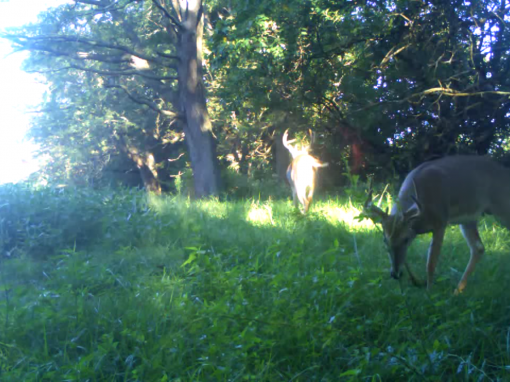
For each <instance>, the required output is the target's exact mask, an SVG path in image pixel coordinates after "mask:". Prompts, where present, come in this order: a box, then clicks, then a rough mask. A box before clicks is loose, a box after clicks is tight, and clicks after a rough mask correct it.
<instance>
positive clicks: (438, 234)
mask: <svg viewBox="0 0 510 382" xmlns="http://www.w3.org/2000/svg"><path fill="white" fill-rule="evenodd" d="M445 231H446V227H441V228H439V229H435V230H434V231H433V232H432V241H431V242H430V247H429V253H428V257H427V289H428V290H430V289H431V288H432V283H433V281H434V271H435V270H436V265H437V259H438V258H439V254H440V253H441V246H442V245H443V239H444V233H445Z"/></svg>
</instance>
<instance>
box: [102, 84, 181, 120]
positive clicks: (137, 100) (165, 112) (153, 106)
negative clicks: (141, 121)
mask: <svg viewBox="0 0 510 382" xmlns="http://www.w3.org/2000/svg"><path fill="white" fill-rule="evenodd" d="M105 88H114V89H120V90H122V91H124V92H125V93H126V95H127V96H128V97H129V98H130V99H131V100H132V101H133V102H135V103H137V104H140V105H145V106H147V107H148V108H149V109H151V110H154V111H155V112H156V113H158V114H162V115H164V116H167V117H174V118H175V117H177V116H178V113H175V112H173V111H170V110H162V109H160V108H159V107H158V106H157V105H156V104H155V103H154V102H151V101H149V100H146V99H141V98H138V97H136V96H135V95H133V94H132V93H131V92H130V91H129V90H128V89H126V88H125V87H124V86H121V85H107V86H105Z"/></svg>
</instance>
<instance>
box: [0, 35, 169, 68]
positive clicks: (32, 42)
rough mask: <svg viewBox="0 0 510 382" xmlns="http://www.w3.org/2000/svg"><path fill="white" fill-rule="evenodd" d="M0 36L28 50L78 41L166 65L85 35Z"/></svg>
mask: <svg viewBox="0 0 510 382" xmlns="http://www.w3.org/2000/svg"><path fill="white" fill-rule="evenodd" d="M0 37H3V38H6V39H8V40H11V41H13V42H15V43H17V44H19V45H21V46H22V47H23V48H25V49H28V50H29V49H30V48H32V49H34V48H35V49H37V50H42V49H43V48H42V47H41V46H40V45H37V44H38V43H39V44H43V43H46V42H56V43H59V42H71V43H80V44H85V45H89V46H93V47H100V48H106V49H112V50H118V51H121V52H125V53H128V54H130V55H132V56H136V57H139V58H142V59H144V60H146V61H148V62H153V63H155V64H158V65H162V66H166V65H165V64H164V62H162V61H161V60H160V59H158V58H157V57H151V56H148V55H145V54H143V53H140V52H136V51H134V50H133V49H130V48H128V47H127V46H123V45H117V44H110V43H108V42H105V41H101V40H93V39H89V38H85V37H79V36H59V35H53V36H49V35H46V36H36V37H30V36H26V35H15V34H8V33H0ZM44 49H46V50H49V49H50V48H44ZM54 52H56V53H57V54H61V55H66V54H67V55H68V53H62V52H58V51H54Z"/></svg>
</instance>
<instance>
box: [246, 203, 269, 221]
mask: <svg viewBox="0 0 510 382" xmlns="http://www.w3.org/2000/svg"><path fill="white" fill-rule="evenodd" d="M246 220H247V221H249V222H250V223H252V224H254V225H259V226H260V225H274V221H273V209H272V207H271V205H269V204H267V203H263V204H259V203H252V204H251V206H250V209H249V210H248V214H247V216H246Z"/></svg>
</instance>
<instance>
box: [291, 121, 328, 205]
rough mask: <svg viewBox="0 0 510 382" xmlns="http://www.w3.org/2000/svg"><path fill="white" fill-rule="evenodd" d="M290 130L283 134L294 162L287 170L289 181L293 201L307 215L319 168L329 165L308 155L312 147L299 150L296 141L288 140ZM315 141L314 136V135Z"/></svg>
mask: <svg viewBox="0 0 510 382" xmlns="http://www.w3.org/2000/svg"><path fill="white" fill-rule="evenodd" d="M288 133H289V130H288V129H287V130H285V133H284V134H283V139H282V141H283V146H285V148H286V149H287V150H289V152H290V155H291V156H292V161H291V162H290V164H289V167H288V168H287V179H288V181H289V183H290V187H291V189H292V200H293V201H294V205H295V206H296V207H297V206H298V202H299V203H301V205H302V206H303V213H304V214H306V213H307V212H308V209H309V208H310V204H311V203H312V199H313V193H314V190H315V181H316V176H315V171H316V170H317V168H319V167H326V166H327V165H328V164H327V163H321V162H320V161H319V160H318V159H317V158H315V157H313V156H311V155H310V154H308V150H309V149H310V146H304V147H301V148H300V149H298V148H297V147H296V146H292V145H291V143H292V142H294V141H295V139H292V140H290V141H289V140H288ZM312 140H313V135H312Z"/></svg>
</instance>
